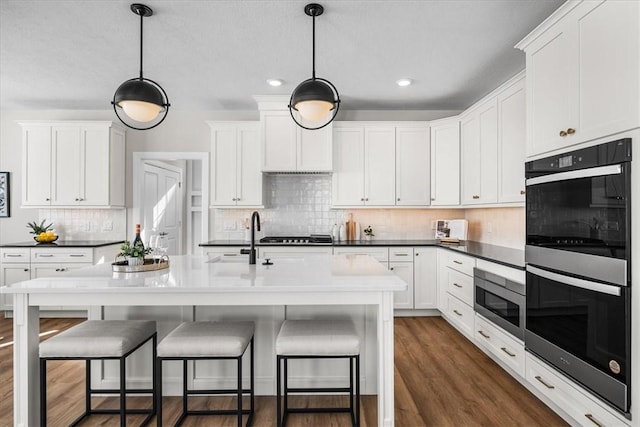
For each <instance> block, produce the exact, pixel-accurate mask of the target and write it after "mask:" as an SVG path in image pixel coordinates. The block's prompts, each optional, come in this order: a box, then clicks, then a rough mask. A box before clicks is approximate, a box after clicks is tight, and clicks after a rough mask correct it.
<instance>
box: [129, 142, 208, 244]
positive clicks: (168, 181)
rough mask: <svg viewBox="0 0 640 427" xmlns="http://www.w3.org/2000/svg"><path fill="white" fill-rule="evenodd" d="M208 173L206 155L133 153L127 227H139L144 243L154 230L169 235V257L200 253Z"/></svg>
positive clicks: (205, 237) (205, 223)
mask: <svg viewBox="0 0 640 427" xmlns="http://www.w3.org/2000/svg"><path fill="white" fill-rule="evenodd" d="M208 170H209V153H192V152H134V153H133V173H132V175H133V180H132V181H133V188H132V190H133V191H132V193H133V209H132V213H131V217H130V220H131V226H130V227H129V228H132V227H133V224H135V223H140V224H142V225H143V234H144V236H143V239H145V241H146V240H147V239H148V236H149V235H150V233H151V230H152V229H154V228H155V230H154V231H155V232H156V233H160V232H165V233H168V234H167V235H166V237H167V238H168V239H172V240H173V241H171V240H170V249H169V251H168V253H169V255H172V254H175V255H182V254H199V253H200V252H199V247H198V244H199V243H202V242H206V241H207V240H209V215H208V214H209V209H208V208H209V197H208V196H209V186H208V182H209V176H208ZM167 227H168V228H167ZM161 228H163V230H161Z"/></svg>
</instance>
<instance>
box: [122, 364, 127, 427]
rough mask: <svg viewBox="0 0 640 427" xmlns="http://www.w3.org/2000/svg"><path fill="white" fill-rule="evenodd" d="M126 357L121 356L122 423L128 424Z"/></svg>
mask: <svg viewBox="0 0 640 427" xmlns="http://www.w3.org/2000/svg"><path fill="white" fill-rule="evenodd" d="M125 366H126V363H125V358H124V356H123V357H121V358H120V425H121V426H122V427H125V426H126V425H127V384H126V383H127V374H126V371H125V369H126V368H125Z"/></svg>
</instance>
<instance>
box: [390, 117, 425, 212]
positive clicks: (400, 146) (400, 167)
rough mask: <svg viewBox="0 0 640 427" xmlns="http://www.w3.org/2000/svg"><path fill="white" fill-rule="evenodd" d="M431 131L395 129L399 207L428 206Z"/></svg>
mask: <svg viewBox="0 0 640 427" xmlns="http://www.w3.org/2000/svg"><path fill="white" fill-rule="evenodd" d="M430 153H431V152H430V150H429V128H428V127H426V126H424V127H421V128H402V127H397V128H396V205H397V206H429V190H430V184H429V178H430V175H429V164H430V160H429V156H430Z"/></svg>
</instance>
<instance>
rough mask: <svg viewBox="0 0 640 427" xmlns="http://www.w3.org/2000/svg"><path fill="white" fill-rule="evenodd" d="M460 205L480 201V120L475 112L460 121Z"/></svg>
mask: <svg viewBox="0 0 640 427" xmlns="http://www.w3.org/2000/svg"><path fill="white" fill-rule="evenodd" d="M460 146H461V150H462V156H461V167H460V172H461V175H462V204H463V205H469V204H473V203H479V201H480V191H481V187H480V184H481V182H480V176H481V169H480V168H481V164H480V119H479V117H478V114H477V113H476V112H473V113H471V114H470V115H469V116H466V117H463V118H462V119H461V120H460Z"/></svg>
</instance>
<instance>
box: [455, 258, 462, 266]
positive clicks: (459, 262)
mask: <svg viewBox="0 0 640 427" xmlns="http://www.w3.org/2000/svg"><path fill="white" fill-rule="evenodd" d="M453 262H455V263H456V264H460V265H462V261H458V260H457V259H454V260H453Z"/></svg>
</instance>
